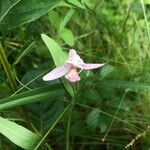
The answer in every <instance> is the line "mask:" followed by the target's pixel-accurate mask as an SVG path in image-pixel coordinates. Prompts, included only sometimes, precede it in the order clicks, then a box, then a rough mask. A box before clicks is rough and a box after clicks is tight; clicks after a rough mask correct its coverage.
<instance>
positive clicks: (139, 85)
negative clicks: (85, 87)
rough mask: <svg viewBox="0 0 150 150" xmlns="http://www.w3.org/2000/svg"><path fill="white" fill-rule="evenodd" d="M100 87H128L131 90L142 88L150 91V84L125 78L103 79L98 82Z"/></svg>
mask: <svg viewBox="0 0 150 150" xmlns="http://www.w3.org/2000/svg"><path fill="white" fill-rule="evenodd" d="M96 84H97V85H98V86H100V87H103V88H104V87H105V86H107V87H109V88H112V87H113V88H119V89H128V90H130V91H135V90H140V91H141V90H142V91H148V92H150V85H149V84H146V83H142V82H132V81H123V80H101V81H99V82H97V83H96Z"/></svg>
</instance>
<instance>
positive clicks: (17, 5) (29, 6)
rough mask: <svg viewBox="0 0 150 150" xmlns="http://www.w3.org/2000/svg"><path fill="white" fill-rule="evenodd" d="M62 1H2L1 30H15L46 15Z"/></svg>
mask: <svg viewBox="0 0 150 150" xmlns="http://www.w3.org/2000/svg"><path fill="white" fill-rule="evenodd" d="M59 1H60V0H42V1H41V0H18V1H17V0H13V1H12V0H1V1H0V6H1V10H2V12H1V13H0V28H1V29H13V28H16V27H18V26H20V25H23V24H25V23H29V22H31V21H34V20H35V19H37V18H39V17H41V16H42V15H45V14H46V13H47V12H48V11H50V10H51V9H53V8H54V7H56V5H57V4H58V2H59Z"/></svg>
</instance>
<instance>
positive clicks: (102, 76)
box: [100, 65, 115, 79]
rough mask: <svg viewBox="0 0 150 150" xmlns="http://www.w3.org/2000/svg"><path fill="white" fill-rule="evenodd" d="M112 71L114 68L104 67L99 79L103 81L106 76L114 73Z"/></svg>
mask: <svg viewBox="0 0 150 150" xmlns="http://www.w3.org/2000/svg"><path fill="white" fill-rule="evenodd" d="M114 69H115V68H114V67H113V66H111V65H105V66H104V67H103V68H102V70H101V72H100V75H101V79H104V78H106V77H107V76H109V75H110V74H111V73H112V72H113V71H114Z"/></svg>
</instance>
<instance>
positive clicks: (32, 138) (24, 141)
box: [0, 117, 41, 150]
mask: <svg viewBox="0 0 150 150" xmlns="http://www.w3.org/2000/svg"><path fill="white" fill-rule="evenodd" d="M0 133H1V134H3V135H4V136H5V137H7V138H8V139H9V140H11V141H12V142H13V143H15V144H16V145H18V146H20V147H22V148H23V149H26V150H33V149H34V148H35V146H36V145H37V143H38V142H39V140H40V139H41V137H40V136H39V135H37V134H35V133H33V132H31V131H30V130H28V129H26V128H24V127H22V126H20V125H18V124H16V123H14V122H11V121H9V120H7V119H4V118H2V117H0Z"/></svg>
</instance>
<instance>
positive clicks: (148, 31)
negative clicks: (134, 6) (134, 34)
mask: <svg viewBox="0 0 150 150" xmlns="http://www.w3.org/2000/svg"><path fill="white" fill-rule="evenodd" d="M141 6H142V10H143V15H144V20H145V25H146V30H147V36H148V40H149V42H150V30H149V26H148V20H147V15H146V10H145V6H144V1H143V0H141ZM149 46H150V44H149V45H148V49H147V54H148V56H149V58H150V54H149Z"/></svg>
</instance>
